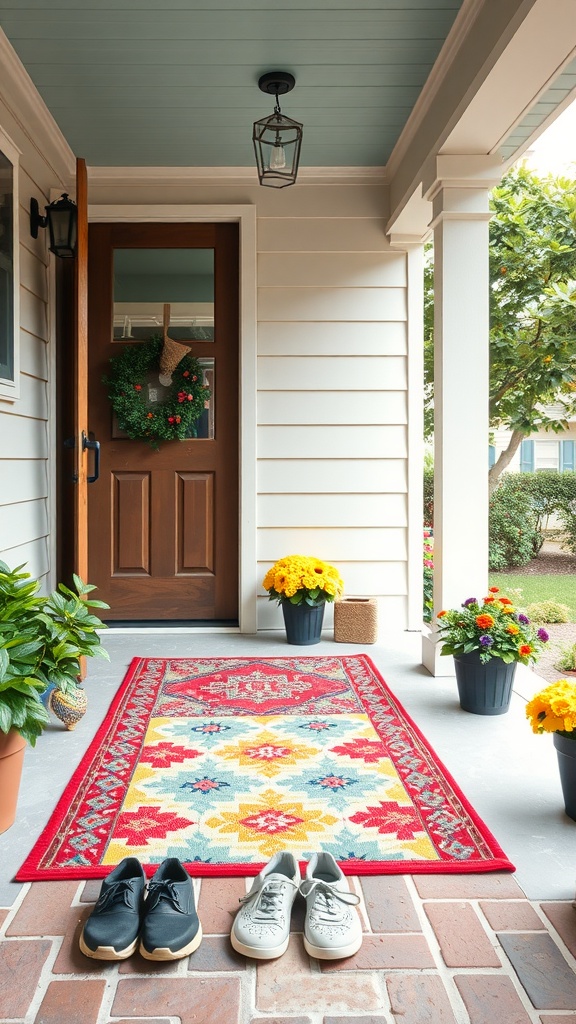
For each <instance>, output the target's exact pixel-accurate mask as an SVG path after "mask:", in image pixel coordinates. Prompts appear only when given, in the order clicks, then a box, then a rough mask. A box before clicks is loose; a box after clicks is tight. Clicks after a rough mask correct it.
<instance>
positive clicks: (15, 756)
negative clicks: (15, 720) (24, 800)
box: [0, 729, 26, 832]
mask: <svg viewBox="0 0 576 1024" xmlns="http://www.w3.org/2000/svg"><path fill="white" fill-rule="evenodd" d="M25 749H26V740H25V739H23V738H22V736H21V735H20V733H19V732H16V731H15V730H14V729H11V730H10V732H9V733H4V732H0V832H6V830H7V829H9V828H10V826H11V825H13V824H14V819H15V817H16V804H17V803H18V790H19V789H20V779H21V776H22V765H23V764H24V751H25Z"/></svg>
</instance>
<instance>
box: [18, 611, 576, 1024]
mask: <svg viewBox="0 0 576 1024" xmlns="http://www.w3.org/2000/svg"><path fill="white" fill-rule="evenodd" d="M105 646H106V648H107V649H108V651H109V653H110V656H111V662H110V664H108V663H107V662H104V661H102V662H100V661H92V662H91V663H90V665H89V674H88V679H87V681H86V690H87V693H88V700H89V709H88V712H87V714H86V716H85V717H84V719H83V720H82V722H81V723H80V724H79V725H78V727H77V729H76V731H74V732H71V733H70V732H66V731H65V730H64V727H63V726H61V725H60V723H54V724H53V725H52V726H51V727H50V728H49V729H48V730H47V731H46V733H45V734H44V735H43V737H42V738H41V739H40V741H39V743H38V745H37V747H36V749H35V750H28V751H27V754H26V763H25V770H24V778H23V781H22V787H21V795H20V802H19V809H18V817H17V821H16V823H15V825H14V826H13V827H12V828H11V829H10V830H9V831H8V832H7V833H5V834H4V835H3V836H0V908H4V909H0V1020H1V1021H19V1022H24V1024H57V1022H58V1024H61V1022H66V1024H108V1022H112V1021H114V1022H118V1024H120V1022H122V1024H124V1022H126V1024H128V1022H131V1024H144V1022H147V1024H161V1022H162V1024H175V1022H177V1021H182V1022H183V1024H204V1022H205V1024H255V1022H256V1021H262V1022H264V1021H267V1022H268V1024H361V1022H363V1024H400V1022H402V1024H428V1022H430V1024H493V1022H496V1021H497V1022H498V1024H576V959H575V958H576V911H575V910H574V909H573V907H572V904H571V901H572V899H573V898H574V894H575V887H576V823H574V822H573V821H571V820H570V819H569V818H567V817H566V815H565V814H564V810H563V804H562V795H561V790H560V783H559V779H558V769H557V763H556V753H555V751H554V748H553V746H552V741H551V739H550V737H537V736H534V735H533V734H532V732H531V731H530V728H529V726H528V724H527V722H526V720H525V717H524V704H525V701H526V700H527V699H529V698H530V697H531V696H532V695H533V694H534V693H535V692H536V691H537V690H538V689H539V688H540V687H541V685H542V681H541V680H540V679H539V678H538V677H537V676H536V675H534V673H531V672H528V671H527V670H525V669H523V667H522V666H519V669H518V672H517V676H516V683H515V693H514V696H513V700H512V706H511V709H510V711H509V712H508V714H507V715H503V716H500V717H497V718H484V717H481V716H476V715H469V714H466V713H465V712H463V711H461V710H460V708H459V705H458V699H457V693H456V684H455V681H454V679H452V678H442V679H433V678H431V677H430V676H429V675H428V673H427V672H426V671H425V670H424V669H422V668H420V667H419V653H420V637H419V635H418V634H414V633H402V634H390V635H389V636H383V637H382V638H381V640H380V642H379V643H378V644H377V645H370V646H366V647H362V646H356V645H352V644H336V643H334V642H333V640H332V639H331V635H329V634H326V639H323V640H322V642H321V644H319V645H318V646H316V647H314V648H310V649H306V650H305V649H298V648H290V647H287V645H286V643H285V641H284V637H283V634H282V633H280V632H278V633H263V634H260V635H258V636H241V635H239V634H234V633H225V632H222V633H202V632H197V631H192V632H167V631H163V632H160V631H159V632H157V633H151V632H139V633H138V634H135V633H123V632H120V631H119V630H110V631H109V632H108V633H107V634H106V636H105ZM357 652H362V653H365V654H368V655H369V656H370V657H371V658H372V660H373V661H374V662H375V664H376V665H377V667H378V668H379V670H380V671H381V673H382V675H383V676H384V678H385V680H386V682H387V683H388V685H389V686H390V687H391V689H392V690H393V691H394V693H395V694H396V695H397V696H398V698H399V699H400V701H401V702H402V704H403V705H404V707H405V709H406V711H407V712H408V713H409V714H410V715H411V717H412V718H413V719H414V720H415V721H416V723H417V724H418V725H419V727H420V728H421V729H422V731H423V733H424V735H425V736H426V737H427V739H428V741H429V742H430V743H431V745H432V747H433V748H434V749H435V751H436V753H437V754H438V756H439V757H440V759H441V760H442V761H443V762H444V764H445V765H446V767H447V768H448V769H449V771H450V772H451V773H452V774H453V776H454V777H455V779H456V780H457V782H458V783H459V785H460V787H461V788H462V790H463V792H464V793H465V795H466V796H467V797H468V798H469V800H470V801H471V803H472V805H473V806H474V808H475V809H476V811H477V812H478V814H479V815H480V816H481V817H482V818H483V820H484V821H485V823H486V824H487V825H488V827H489V828H490V829H491V831H492V832H493V833H494V835H495V836H496V839H497V840H498V842H499V843H500V845H501V846H502V847H503V849H504V851H505V853H506V854H507V855H508V857H509V858H510V860H511V861H512V862H513V863H514V864H515V865H516V868H517V870H516V872H515V874H509V873H505V874H504V873H486V874H482V875H436V876H433V875H428V876H427V875H415V876H410V875H396V876H376V877H365V878H362V879H354V880H353V881H352V883H351V884H353V885H354V887H355V888H356V890H357V892H358V893H359V894H360V895H361V897H362V903H361V911H362V916H363V922H364V928H365V936H364V942H363V945H362V948H361V950H360V951H359V952H358V953H357V954H356V955H355V956H354V957H351V958H349V959H347V960H344V961H340V962H336V963H333V964H330V965H327V964H323V965H319V964H318V962H317V961H311V960H310V959H309V958H308V957H307V956H306V954H305V953H304V951H303V947H302V943H301V935H300V934H299V932H301V930H302V919H303V918H302V906H300V905H299V904H298V903H297V904H296V908H295V913H294V915H293V932H294V934H293V935H292V938H291V942H290V947H289V949H288V952H287V953H286V954H285V955H284V956H283V957H282V958H281V959H279V960H278V961H270V962H268V963H260V964H259V965H258V966H256V965H255V962H254V961H250V960H244V959H243V958H241V957H239V956H237V955H236V954H235V953H234V952H233V951H232V949H231V947H230V945H229V942H228V933H229V930H230V926H231V922H232V912H233V910H234V909H235V907H236V906H237V899H238V896H239V895H240V894H241V893H242V892H243V891H244V881H243V880H242V879H204V880H196V883H195V884H196V891H197V899H198V909H199V914H200V918H201V921H202V925H203V930H204V935H205V938H204V940H203V942H202V944H201V946H200V948H199V950H198V951H197V952H196V953H194V954H193V955H192V956H191V957H189V958H187V959H185V960H182V961H179V962H177V963H176V964H167V965H155V964H153V963H150V962H146V961H143V960H141V959H140V958H139V957H138V956H135V957H132V958H131V959H130V960H128V961H126V962H124V963H123V964H121V965H116V964H101V963H98V962H97V961H88V960H87V959H86V958H85V957H83V956H82V954H81V953H80V952H79V951H78V948H77V935H78V932H79V930H80V928H81V925H82V922H83V920H84V917H85V916H86V914H88V913H89V912H90V909H91V903H92V902H93V901H94V900H95V898H96V896H97V894H98V892H99V888H100V883H99V882H86V883H80V884H78V883H76V882H35V883H32V885H29V884H28V885H18V884H16V883H14V882H12V881H11V879H12V878H13V876H14V874H15V872H16V870H17V868H18V867H19V866H20V864H21V862H22V860H23V859H24V857H25V856H26V854H27V853H28V852H29V850H30V849H31V847H32V845H33V843H34V842H35V840H36V838H37V837H38V835H39V834H40V832H41V831H42V828H43V827H44V825H45V824H46V821H47V819H48V817H49V815H50V813H51V811H52V809H53V807H54V805H55V803H56V801H57V799H58V797H59V795H60V793H61V791H62V789H63V788H64V786H65V784H66V782H67V781H68V779H69V777H70V775H71V773H72V771H73V770H74V768H75V767H76V765H77V763H78V761H79V760H80V758H81V756H82V754H83V753H84V750H85V749H86V747H87V746H88V744H89V742H90V740H91V739H92V737H93V735H94V733H95V731H96V729H97V727H98V725H99V724H100V722H101V721H102V719H103V717H104V715H105V714H106V710H107V708H108V706H109V704H110V701H111V700H112V697H113V695H114V693H115V691H116V689H117V687H118V685H119V683H120V681H121V679H122V678H123V676H124V673H125V671H126V668H127V666H128V664H129V662H130V660H131V658H132V657H134V656H136V655H138V656H154V655H157V656H173V657H177V656H186V655H196V656H208V657H211V656H219V655H220V656H223V657H226V656H241V655H252V654H258V655H261V656H269V657H275V656H276V657H277V656H287V655H290V654H293V653H301V654H306V653H308V654H314V655H322V654H326V655H329V654H338V655H346V654H354V653H357Z"/></svg>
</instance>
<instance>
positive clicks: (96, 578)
mask: <svg viewBox="0 0 576 1024" xmlns="http://www.w3.org/2000/svg"><path fill="white" fill-rule="evenodd" d="M130 250H134V251H135V252H134V258H133V259H131V258H130ZM140 250H142V252H140ZM154 250H157V256H158V258H157V259H155V257H154ZM195 250H198V254H197V257H195ZM115 253H119V254H120V255H119V256H118V257H117V258H116V261H115ZM212 253H213V257H212ZM211 260H212V262H213V268H214V270H213V303H212V305H211V304H210V302H209V301H208V300H209V299H210V294H209V293H210V288H211V285H206V284H205V283H202V281H201V280H200V278H201V277H202V272H203V267H204V266H205V265H207V264H209V263H210V261H211ZM89 267H90V270H89V282H90V293H89V294H90V306H89V310H90V335H89V365H90V371H89V412H90V426H91V429H92V430H93V431H94V432H95V434H96V436H97V437H98V439H99V441H100V444H101V472H100V480H99V481H98V482H97V483H96V484H93V485H92V486H91V487H90V489H89V560H90V569H89V575H90V582H92V583H95V584H96V585H97V586H98V588H99V593H98V596H99V597H101V598H102V599H103V600H105V601H107V602H108V603H109V604H110V606H111V608H110V612H109V613H108V614H107V620H108V621H113V620H129V621H130V620H133V621H138V620H142V621H147V620H148V621H149V620H166V619H170V620H177V621H194V620H198V619H203V620H206V619H208V620H212V621H214V620H226V621H230V620H232V621H236V620H237V616H238V229H237V226H236V225H233V224H218V225H216V224H212V225H210V224H202V225H196V224H168V225H162V224H97V225H92V226H91V228H90V264H89ZM124 267H129V268H130V274H128V275H127V278H126V280H127V284H126V285H125V284H124V283H122V284H121V285H119V284H118V277H119V274H120V272H121V270H122V268H124ZM139 267H140V268H141V269H142V274H143V278H142V280H141V281H137V282H136V283H135V282H134V275H133V273H132V271H133V270H134V268H136V270H138V268H139ZM159 268H160V272H159V273H158V270H159ZM180 271H181V272H180ZM115 278H116V280H115ZM191 281H193V282H194V287H193V288H191V285H190V282H191ZM194 288H196V295H197V298H198V301H197V302H196V300H195V298H194V295H192V300H191V299H190V296H191V294H192V293H193V292H194ZM118 295H119V296H120V298H122V300H123V301H122V302H118V301H116V302H115V298H116V299H117V298H118ZM134 296H136V300H134ZM142 297H143V298H142ZM144 300H145V301H144ZM162 300H165V301H166V302H168V300H170V303H171V308H172V307H173V309H174V310H175V315H174V316H173V318H172V319H171V327H170V337H171V338H173V339H174V340H179V341H181V343H183V344H186V345H188V346H189V347H190V350H191V351H190V354H191V355H192V356H193V357H194V358H196V359H198V360H199V362H200V363H201V365H202V366H203V367H204V374H205V379H206V380H207V381H208V383H209V386H210V389H211V391H212V397H211V399H210V403H209V406H208V408H206V410H205V412H204V414H203V416H202V417H201V421H199V429H198V436H197V437H194V438H189V439H187V440H185V441H170V442H165V443H164V444H162V445H161V447H160V450H159V451H154V450H153V449H151V448H150V446H149V445H148V444H146V443H145V442H141V441H133V440H130V439H129V438H127V437H125V436H123V432H122V430H119V429H118V424H116V423H114V417H113V415H112V408H111V405H110V401H109V399H108V396H107V390H106V386H105V385H104V384H103V383H102V376H103V375H104V374H105V373H106V371H107V368H108V365H109V360H110V358H111V357H113V356H114V355H116V354H117V353H118V352H119V351H120V350H121V347H122V346H124V345H126V344H130V345H133V344H145V340H144V341H143V340H142V339H143V338H144V339H145V338H146V337H149V336H150V331H152V333H154V324H155V323H156V322H157V320H158V316H160V318H161V316H162V306H163V303H162ZM200 300H201V301H200ZM161 325H162V320H161V319H160V328H159V330H158V331H157V333H160V334H161V333H162V326H161ZM161 383H162V382H160V385H161ZM160 385H158V384H157V382H156V380H153V381H151V382H149V388H152V389H153V390H154V392H155V391H156V388H157V387H158V389H159V390H160ZM160 393H161V391H160ZM151 400H152V401H154V399H151Z"/></svg>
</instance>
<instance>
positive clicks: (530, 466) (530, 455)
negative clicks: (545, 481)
mask: <svg viewBox="0 0 576 1024" xmlns="http://www.w3.org/2000/svg"><path fill="white" fill-rule="evenodd" d="M520 472H521V473H533V472H534V441H528V439H525V440H524V441H522V444H521V445H520Z"/></svg>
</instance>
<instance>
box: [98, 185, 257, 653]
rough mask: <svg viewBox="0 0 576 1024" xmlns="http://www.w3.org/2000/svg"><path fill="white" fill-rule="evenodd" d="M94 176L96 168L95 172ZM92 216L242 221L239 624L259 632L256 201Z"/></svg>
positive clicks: (102, 209)
mask: <svg viewBox="0 0 576 1024" xmlns="http://www.w3.org/2000/svg"><path fill="white" fill-rule="evenodd" d="M90 177H91V179H92V174H90ZM88 220H89V222H90V223H97V222H109V221H116V222H125V223H150V224H153V223H167V222H169V221H178V222H179V223H181V224H185V223H202V222H209V223H214V222H217V221H223V222H232V223H234V222H236V223H238V224H239V228H240V282H239V286H240V381H239V398H240V422H239V452H238V454H239V461H240V479H239V488H240V508H239V523H238V534H239V556H240V557H239V575H240V579H239V624H240V632H241V633H255V632H256V593H257V582H258V572H257V561H256V207H255V206H250V205H245V206H244V205H238V206H226V205H222V206H220V205H218V206H201V205H198V206H176V205H166V206H162V205H155V206H128V205H124V204H123V205H122V206H116V205H114V206H110V205H102V206H96V205H90V206H89V207H88Z"/></svg>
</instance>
